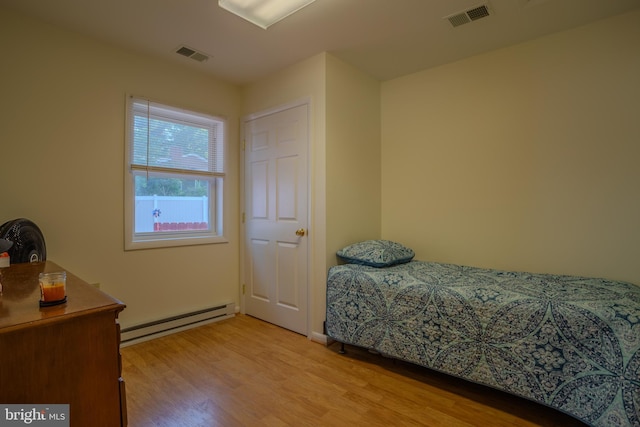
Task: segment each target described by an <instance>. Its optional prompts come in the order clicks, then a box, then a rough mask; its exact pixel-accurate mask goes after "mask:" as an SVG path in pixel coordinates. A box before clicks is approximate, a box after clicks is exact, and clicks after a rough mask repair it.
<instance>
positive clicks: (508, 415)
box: [121, 315, 584, 427]
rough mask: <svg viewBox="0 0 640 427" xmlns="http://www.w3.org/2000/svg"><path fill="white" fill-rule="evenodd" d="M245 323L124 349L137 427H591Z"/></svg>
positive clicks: (433, 375) (416, 370)
mask: <svg viewBox="0 0 640 427" xmlns="http://www.w3.org/2000/svg"><path fill="white" fill-rule="evenodd" d="M339 348H340V346H339V344H337V343H336V344H333V345H330V346H324V345H321V344H317V343H314V342H311V341H309V340H307V338H305V337H303V336H301V335H298V334H296V333H293V332H290V331H287V330H285V329H281V328H279V327H277V326H274V325H271V324H269V323H266V322H262V321H260V320H257V319H254V318H252V317H249V316H243V315H238V316H236V317H235V318H233V319H229V320H224V321H221V322H218V323H213V324H209V325H205V326H201V327H198V328H195V329H191V330H188V331H184V332H180V333H177V334H173V335H169V336H165V337H162V338H158V339H155V340H152V341H147V342H143V343H140V344H136V345H132V346H129V347H125V348H123V349H122V351H121V352H122V364H123V377H124V378H125V382H126V388H127V406H128V418H129V426H131V427H146V426H154V427H155V426H167V427H168V426H171V427H174V426H184V427H197V426H206V427H209V426H225V427H226V426H324V425H327V426H329V425H330V426H336V425H344V424H346V425H354V426H362V425H367V426H447V427H449V426H451V427H454V426H563V427H564V426H584V424H582V423H580V422H578V421H577V420H575V419H573V418H571V417H569V416H567V415H565V414H562V413H560V412H557V411H554V410H552V409H549V408H547V407H544V406H541V405H538V404H535V403H533V402H530V401H528V400H525V399H520V398H517V397H514V396H510V395H508V394H505V393H501V392H498V391H496V390H492V389H489V388H486V387H482V386H479V385H477V384H473V383H468V382H465V381H462V380H459V379H456V378H452V377H450V376H446V375H443V374H439V373H437V372H433V371H430V370H427V369H424V368H420V367H417V366H413V365H410V364H406V363H403V362H400V361H394V360H391V359H386V358H384V357H381V356H379V355H376V354H371V353H369V352H368V351H366V350H363V349H359V348H355V347H350V346H347V354H346V355H341V354H338V350H339Z"/></svg>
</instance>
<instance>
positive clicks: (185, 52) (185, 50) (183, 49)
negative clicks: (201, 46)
mask: <svg viewBox="0 0 640 427" xmlns="http://www.w3.org/2000/svg"><path fill="white" fill-rule="evenodd" d="M176 53H177V54H178V55H182V56H186V57H187V58H191V59H194V60H196V61H198V62H204V61H206V60H208V59H209V55H207V54H204V53H202V52H198V51H197V50H195V49H191V48H190V47H187V46H180V47H179V48H178V49H176Z"/></svg>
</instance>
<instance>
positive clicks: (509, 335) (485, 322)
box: [326, 240, 640, 427]
mask: <svg viewBox="0 0 640 427" xmlns="http://www.w3.org/2000/svg"><path fill="white" fill-rule="evenodd" d="M338 256H339V257H340V258H341V259H342V260H343V261H345V262H347V263H346V264H342V265H337V266H334V267H331V268H330V270H329V273H328V277H327V319H326V333H327V336H328V337H330V338H331V339H333V340H335V341H338V342H340V343H343V345H344V344H349V345H355V346H359V347H364V348H368V349H371V350H374V351H376V352H379V353H381V354H382V355H385V356H387V357H393V358H397V359H401V360H403V361H407V362H411V363H415V364H418V365H421V366H424V367H427V368H430V369H434V370H437V371H440V372H444V373H447V374H451V375H455V376H457V377H460V378H463V379H466V380H469V381H473V382H476V383H480V384H484V385H486V386H490V387H493V388H496V389H499V390H503V391H506V392H508V393H511V394H514V395H518V396H521V397H524V398H527V399H531V400H533V401H536V402H539V403H542V404H544V405H547V406H550V407H552V408H555V409H557V410H559V411H562V412H565V413H567V414H569V415H571V416H573V417H575V418H577V419H579V420H581V421H582V422H584V423H586V424H588V425H592V426H607V427H610V426H640V414H639V413H640V287H638V286H636V285H633V284H630V283H626V282H620V281H612V280H605V279H597V278H585V277H575V276H562V275H551V274H533V273H525V272H510V271H499V270H491V269H483V268H475V267H468V266H461V265H453V264H443V263H436V262H426V261H416V260H413V251H412V250H411V249H409V248H406V247H404V246H402V245H400V244H399V243H395V242H389V241H380V240H376V241H366V242H359V243H357V244H354V245H350V246H348V247H347V248H344V249H342V250H341V251H339V252H338Z"/></svg>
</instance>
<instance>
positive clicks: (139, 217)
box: [135, 196, 209, 233]
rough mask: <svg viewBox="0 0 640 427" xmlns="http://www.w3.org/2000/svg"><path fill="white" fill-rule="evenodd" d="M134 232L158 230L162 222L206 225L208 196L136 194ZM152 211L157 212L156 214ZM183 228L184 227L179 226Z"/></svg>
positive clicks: (198, 227)
mask: <svg viewBox="0 0 640 427" xmlns="http://www.w3.org/2000/svg"><path fill="white" fill-rule="evenodd" d="M135 203H136V206H135V216H136V218H135V232H136V233H147V232H149V233H150V232H153V231H159V230H160V225H163V224H182V227H184V225H186V224H190V225H189V226H188V227H189V228H187V229H191V230H193V229H202V227H203V224H204V226H205V227H208V224H207V221H208V218H209V198H208V197H207V196H202V197H179V196H136V198H135ZM154 212H156V213H157V212H159V214H158V215H157V216H156V215H154ZM180 229H184V228H180Z"/></svg>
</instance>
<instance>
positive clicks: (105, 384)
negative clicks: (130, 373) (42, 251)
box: [0, 261, 127, 427]
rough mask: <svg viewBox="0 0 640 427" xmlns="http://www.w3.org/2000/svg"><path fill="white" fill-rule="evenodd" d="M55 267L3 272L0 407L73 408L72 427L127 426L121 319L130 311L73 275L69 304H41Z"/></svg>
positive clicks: (19, 266) (18, 266) (0, 276)
mask: <svg viewBox="0 0 640 427" xmlns="http://www.w3.org/2000/svg"><path fill="white" fill-rule="evenodd" d="M43 271H44V272H55V271H65V269H64V268H63V267H61V266H58V265H56V264H55V263H53V262H50V261H46V262H38V263H25V264H13V265H11V266H10V267H5V268H0V283H2V287H3V292H2V295H1V296H0V403H2V404H10V403H18V404H69V405H70V406H69V419H70V425H71V426H72V427H74V426H77V427H84V426H105V427H113V426H125V425H126V424H127V411H126V397H125V388H124V381H123V380H122V377H121V361H120V326H119V325H118V314H119V313H120V312H121V311H122V310H123V309H124V308H125V305H124V304H122V303H121V302H120V301H118V300H116V299H114V298H111V297H110V296H108V295H106V294H105V293H103V292H101V291H100V290H98V289H97V288H95V287H94V286H91V285H89V284H88V283H86V282H84V281H83V280H82V279H80V278H78V277H76V276H74V275H73V274H72V273H71V272H69V271H67V302H66V303H64V304H61V305H56V306H51V307H43V308H41V307H40V306H39V300H40V286H39V282H38V274H39V273H41V272H43Z"/></svg>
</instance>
